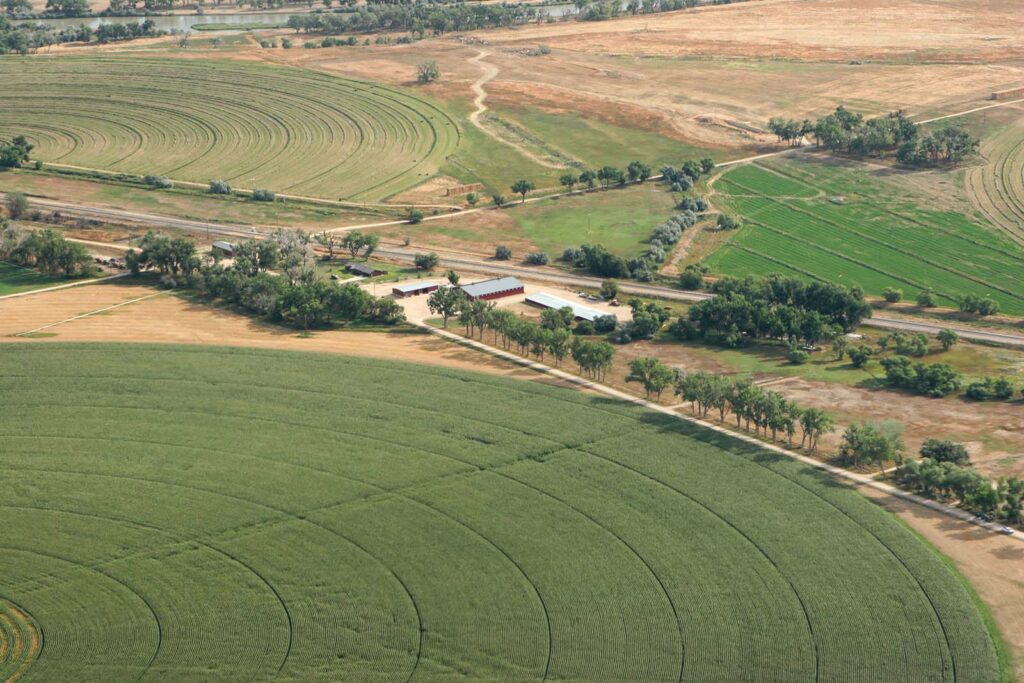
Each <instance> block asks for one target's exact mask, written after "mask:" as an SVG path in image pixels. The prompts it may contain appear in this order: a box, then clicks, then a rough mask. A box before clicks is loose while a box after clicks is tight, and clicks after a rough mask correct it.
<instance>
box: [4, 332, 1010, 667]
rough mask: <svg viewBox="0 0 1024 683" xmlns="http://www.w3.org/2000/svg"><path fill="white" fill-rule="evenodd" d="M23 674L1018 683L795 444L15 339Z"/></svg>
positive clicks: (930, 560)
mask: <svg viewBox="0 0 1024 683" xmlns="http://www.w3.org/2000/svg"><path fill="white" fill-rule="evenodd" d="M0 396H3V406H4V407H3V416H4V419H3V426H2V432H3V433H2V435H0V472H2V475H3V491H4V496H3V499H2V500H0V508H2V510H3V520H4V522H3V535H2V540H0V545H2V547H3V551H2V552H0V636H2V637H0V644H3V643H7V644H8V647H5V648H0V678H2V679H7V678H8V677H9V676H10V675H12V673H15V674H16V673H18V672H22V673H24V674H25V675H24V678H23V680H25V681H31V680H35V681H65V680H75V681H87V680H96V681H104V682H106V681H121V680H140V679H141V680H153V679H168V680H175V681H188V680H196V681H199V680H254V679H261V680H265V679H277V680H296V681H307V680H352V681H409V680H414V681H452V680H479V681H527V680H538V681H539V680H545V679H550V680H559V681H729V682H735V681H755V680H756V681H769V680H775V681H815V680H862V681H901V682H902V681H912V680H913V681H965V682H967V681H996V680H999V679H1000V678H1001V677H1003V676H1005V675H1007V672H1002V671H1000V669H999V663H998V662H999V658H998V655H997V650H998V648H997V646H996V645H995V640H994V637H993V635H992V634H991V633H990V632H989V631H988V630H987V629H986V626H985V621H984V617H983V615H982V614H981V613H980V611H979V608H978V606H977V605H976V603H975V601H974V599H973V598H972V595H971V594H970V592H969V590H968V589H967V588H966V587H965V585H964V584H963V583H962V582H961V579H960V578H959V577H958V576H957V575H956V574H955V573H954V571H953V570H952V569H951V568H950V566H949V565H948V564H947V563H946V562H945V561H944V560H943V559H942V558H941V557H940V556H939V555H938V554H937V553H936V552H935V551H934V550H933V549H932V548H930V547H929V546H927V545H926V544H925V543H924V542H923V541H921V540H920V539H919V538H918V537H917V536H915V535H914V534H913V533H912V532H911V531H909V530H908V529H907V528H906V527H904V526H903V525H902V524H900V523H899V522H897V521H896V520H895V519H894V518H893V517H892V516H891V515H890V514H889V513H887V512H885V511H883V510H882V509H881V508H879V507H877V506H876V505H874V504H873V503H871V502H869V501H868V500H867V499H865V498H863V497H861V496H860V494H858V493H856V492H855V491H854V490H852V489H850V488H848V487H846V486H843V485H839V484H837V483H835V482H834V481H833V480H831V479H829V478H827V477H825V476H824V475H822V474H821V473H819V472H817V471H816V470H811V469H809V468H807V467H805V466H802V465H800V464H798V463H796V462H794V461H792V460H790V459H788V458H785V457H783V456H777V455H772V454H769V453H767V452H765V451H762V450H760V449H758V448H756V447H754V446H750V445H745V444H741V443H740V442H738V441H735V440H734V439H731V438H729V437H725V436H721V435H715V434H713V433H712V432H710V431H708V430H706V429H704V428H700V427H696V426H691V425H687V424H684V423H681V422H679V421H677V420H674V419H672V418H668V417H665V416H661V415H658V414H654V413H651V412H648V411H645V410H643V409H640V408H637V407H635V406H629V405H627V404H623V403H621V402H618V401H612V400H609V399H603V398H598V397H594V396H588V395H584V394H581V393H578V392H573V391H570V390H566V389H559V388H555V387H550V386H546V385H542V384H536V383H526V382H517V381H513V380H507V379H501V378H495V377H490V376H483V375H475V374H470V373H462V372H455V371H446V370H441V369H435V368H428V367H424V366H418V365H403V364H397V363H394V364H391V363H384V362H373V361H368V360H365V359H346V358H343V357H337V356H328V355H318V354H295V353H285V352H266V351H256V350H244V349H226V348H198V347H162V346H149V345H146V346H131V345H73V344H61V345H58V344H52V345H51V344H42V343H40V344H18V345H6V346H4V347H2V349H0Z"/></svg>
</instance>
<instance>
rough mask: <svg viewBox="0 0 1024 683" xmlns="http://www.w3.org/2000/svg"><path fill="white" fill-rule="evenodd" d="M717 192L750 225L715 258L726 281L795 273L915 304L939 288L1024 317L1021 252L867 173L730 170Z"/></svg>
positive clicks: (833, 168) (802, 164)
mask: <svg viewBox="0 0 1024 683" xmlns="http://www.w3.org/2000/svg"><path fill="white" fill-rule="evenodd" d="M715 188H716V190H717V192H718V193H719V194H718V195H717V196H716V198H715V201H716V203H717V204H718V205H719V206H720V207H721V208H723V209H724V210H726V211H729V212H731V213H734V214H736V215H738V216H741V217H742V218H743V223H744V226H743V227H742V228H741V229H740V230H739V231H738V232H737V233H736V234H735V235H734V236H733V237H732V239H730V240H729V241H728V242H726V243H725V244H724V245H723V246H722V247H721V248H720V249H718V250H717V251H716V252H715V253H714V254H712V255H711V257H710V258H709V259H708V265H709V266H711V268H712V269H713V270H714V271H715V272H717V273H721V274H729V275H745V274H747V273H755V274H763V273H768V272H786V273H789V274H797V275H801V276H803V277H807V278H813V279H821V280H830V281H833V282H839V283H843V284H847V285H860V286H861V287H863V289H864V291H865V292H866V293H868V294H871V295H876V296H880V295H881V294H882V292H883V290H884V289H885V288H886V287H895V288H898V289H902V290H903V294H904V297H905V298H906V299H909V300H913V299H914V297H916V295H917V293H918V292H920V291H921V290H922V289H925V288H928V287H930V288H932V289H934V290H935V292H936V293H937V296H938V299H939V302H940V303H941V304H942V305H945V306H953V307H955V306H956V305H957V301H958V300H959V298H961V297H963V296H964V295H967V294H974V295H978V296H988V297H992V298H993V299H995V300H997V301H998V302H999V304H1000V307H1001V310H1002V311H1003V312H1006V313H1017V314H1020V313H1024V287H1022V284H1024V282H1022V279H1021V272H1022V268H1024V251H1022V250H1021V248H1020V247H1019V246H1017V245H1016V244H1014V243H1013V242H1012V241H1010V240H1009V239H1007V238H1006V237H1004V236H1003V235H1002V234H1000V233H998V232H996V231H995V230H994V229H991V228H989V227H987V226H982V225H980V224H978V223H975V222H973V221H972V220H970V219H969V218H967V217H965V216H964V215H963V214H960V213H956V212H952V211H942V210H937V209H931V208H928V200H927V199H926V198H923V197H918V196H914V195H912V194H910V193H908V192H907V191H906V189H905V188H899V190H898V191H897V190H896V188H893V187H892V186H891V185H889V184H887V183H886V182H885V180H884V178H881V177H876V176H875V175H872V174H869V173H867V172H866V171H865V170H863V169H856V168H844V167H840V166H837V165H832V164H827V163H819V162H816V161H810V160H785V161H782V160H773V161H772V162H771V169H770V170H769V169H766V168H760V167H757V166H744V167H739V168H736V169H732V170H729V171H727V172H726V173H725V174H724V175H723V176H722V178H721V179H720V180H718V181H717V182H716V183H715Z"/></svg>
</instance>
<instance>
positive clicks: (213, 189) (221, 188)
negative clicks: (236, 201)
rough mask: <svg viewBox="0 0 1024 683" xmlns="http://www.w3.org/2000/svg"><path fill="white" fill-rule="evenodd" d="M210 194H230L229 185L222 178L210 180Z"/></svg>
mask: <svg viewBox="0 0 1024 683" xmlns="http://www.w3.org/2000/svg"><path fill="white" fill-rule="evenodd" d="M208 191H209V193H210V194H231V186H230V185H229V184H228V183H226V182H225V181H223V180H211V181H210V189H209V190H208Z"/></svg>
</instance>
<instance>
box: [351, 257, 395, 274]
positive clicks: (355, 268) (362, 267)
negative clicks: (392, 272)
mask: <svg viewBox="0 0 1024 683" xmlns="http://www.w3.org/2000/svg"><path fill="white" fill-rule="evenodd" d="M345 270H347V271H348V272H350V273H352V274H353V275H362V276H363V277H376V276H378V275H387V274H388V271H386V270H381V269H380V268H374V267H373V266H371V265H369V264H366V263H357V262H356V261H349V262H348V263H346V264H345Z"/></svg>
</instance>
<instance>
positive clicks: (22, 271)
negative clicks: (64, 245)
mask: <svg viewBox="0 0 1024 683" xmlns="http://www.w3.org/2000/svg"><path fill="white" fill-rule="evenodd" d="M67 282H68V280H67V279H66V278H63V277H55V276H51V275H44V274H42V273H40V272H38V271H35V270H32V269H31V268H22V267H21V266H16V265H14V264H13V263H7V262H6V261H0V296H4V295H5V294H17V293H19V292H28V291H31V290H33V289H42V288H43V287H51V286H54V285H60V284H65V283H67Z"/></svg>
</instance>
